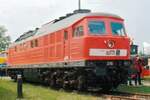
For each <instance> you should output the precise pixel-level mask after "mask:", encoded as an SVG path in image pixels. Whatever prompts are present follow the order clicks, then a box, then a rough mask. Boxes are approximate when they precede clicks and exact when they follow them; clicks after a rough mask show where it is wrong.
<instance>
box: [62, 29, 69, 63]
mask: <svg viewBox="0 0 150 100" xmlns="http://www.w3.org/2000/svg"><path fill="white" fill-rule="evenodd" d="M63 34H64V61H65V62H67V61H69V58H70V57H69V31H68V30H64V33H63Z"/></svg>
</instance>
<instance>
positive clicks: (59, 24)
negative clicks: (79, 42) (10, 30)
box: [10, 12, 122, 47]
mask: <svg viewBox="0 0 150 100" xmlns="http://www.w3.org/2000/svg"><path fill="white" fill-rule="evenodd" d="M88 16H105V17H114V18H119V19H122V18H121V17H120V16H118V15H115V14H110V13H97V12H96V13H75V14H70V15H69V16H68V17H60V20H54V21H51V22H49V23H47V24H44V25H43V26H42V27H41V28H39V30H38V31H37V33H36V34H35V35H34V36H31V37H29V38H27V39H24V40H21V41H18V42H14V43H13V44H12V45H11V46H15V45H17V44H20V43H22V42H24V41H28V40H31V39H33V38H37V37H40V36H43V35H46V34H49V33H53V32H56V31H58V30H61V29H64V28H67V27H69V26H71V25H72V24H74V23H75V22H77V21H79V20H81V19H82V18H84V17H88ZM11 46H10V47H11Z"/></svg>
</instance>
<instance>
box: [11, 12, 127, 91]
mask: <svg viewBox="0 0 150 100" xmlns="http://www.w3.org/2000/svg"><path fill="white" fill-rule="evenodd" d="M129 59H130V39H129V37H128V36H127V34H126V31H125V27H124V20H123V19H122V18H121V17H120V16H117V15H114V14H108V13H92V12H90V10H76V11H74V13H70V14H67V15H66V16H63V17H60V18H59V19H56V20H54V21H51V22H49V23H47V24H45V25H43V26H42V27H41V28H37V29H36V30H34V31H29V32H26V33H25V34H23V35H22V36H20V37H19V38H18V39H17V40H16V41H15V42H14V43H12V44H11V45H10V47H9V50H8V64H9V67H8V73H9V76H11V78H12V79H16V76H17V74H21V75H22V76H23V79H24V80H28V81H32V82H42V83H46V84H49V85H50V86H52V87H63V88H68V87H69V88H74V89H78V90H85V89H87V88H89V87H94V88H95V87H98V88H102V89H105V90H106V89H107V90H109V89H111V88H116V87H117V86H118V85H119V84H120V83H121V82H123V81H125V79H126V77H127V69H128V67H129V66H130V65H129Z"/></svg>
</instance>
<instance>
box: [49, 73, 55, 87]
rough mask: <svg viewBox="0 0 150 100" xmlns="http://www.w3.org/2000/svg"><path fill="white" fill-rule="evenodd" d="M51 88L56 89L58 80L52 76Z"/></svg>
mask: <svg viewBox="0 0 150 100" xmlns="http://www.w3.org/2000/svg"><path fill="white" fill-rule="evenodd" d="M50 86H51V87H56V78H55V76H54V75H52V76H51V78H50Z"/></svg>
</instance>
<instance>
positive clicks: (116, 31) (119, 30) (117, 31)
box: [111, 22, 125, 36]
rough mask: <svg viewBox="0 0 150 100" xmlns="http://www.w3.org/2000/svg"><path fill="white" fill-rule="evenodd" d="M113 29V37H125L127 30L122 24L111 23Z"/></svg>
mask: <svg viewBox="0 0 150 100" xmlns="http://www.w3.org/2000/svg"><path fill="white" fill-rule="evenodd" d="M111 29H112V34H113V35H118V36H125V29H124V26H123V24H122V23H118V22H111Z"/></svg>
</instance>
